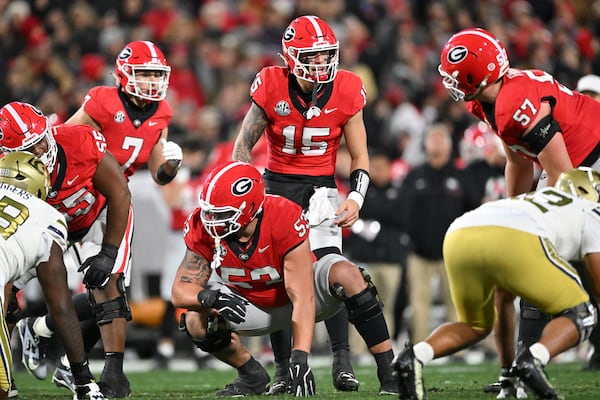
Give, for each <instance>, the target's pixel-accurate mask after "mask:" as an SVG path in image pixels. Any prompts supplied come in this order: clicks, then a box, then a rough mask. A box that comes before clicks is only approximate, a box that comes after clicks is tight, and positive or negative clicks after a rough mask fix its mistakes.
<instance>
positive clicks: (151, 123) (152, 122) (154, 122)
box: [148, 121, 158, 126]
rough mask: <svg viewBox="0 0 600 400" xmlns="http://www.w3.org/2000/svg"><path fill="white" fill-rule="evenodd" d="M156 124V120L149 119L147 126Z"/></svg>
mask: <svg viewBox="0 0 600 400" xmlns="http://www.w3.org/2000/svg"><path fill="white" fill-rule="evenodd" d="M156 124H158V122H156V121H150V122H148V126H154V125H156Z"/></svg>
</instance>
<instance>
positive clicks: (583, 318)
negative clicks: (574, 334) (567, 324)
mask: <svg viewBox="0 0 600 400" xmlns="http://www.w3.org/2000/svg"><path fill="white" fill-rule="evenodd" d="M555 317H567V318H569V319H570V320H571V321H573V323H574V324H575V326H576V327H577V330H579V341H578V342H577V343H578V344H579V343H581V342H583V341H584V340H586V339H587V338H588V337H590V334H591V333H592V330H593V329H594V327H595V326H596V323H597V322H598V315H597V314H596V308H595V307H594V305H593V304H592V303H591V302H589V301H586V302H585V303H581V304H579V305H577V306H575V307H571V308H568V309H566V310H564V311H563V312H561V313H559V314H557V315H555Z"/></svg>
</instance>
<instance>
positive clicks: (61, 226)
mask: <svg viewBox="0 0 600 400" xmlns="http://www.w3.org/2000/svg"><path fill="white" fill-rule="evenodd" d="M0 235H1V236H2V238H1V239H0V285H2V286H4V285H6V284H7V283H8V282H10V281H13V280H16V279H18V278H22V277H23V276H26V275H30V277H33V276H35V273H36V272H35V267H36V266H37V265H38V264H39V263H42V262H46V261H48V259H49V257H50V249H51V247H52V243H53V242H54V243H56V244H58V245H59V246H60V248H61V249H62V250H63V251H65V250H66V249H67V224H66V223H65V218H64V217H63V215H62V214H61V213H60V212H58V211H57V210H56V209H54V207H52V206H51V205H49V204H48V203H46V202H45V201H43V200H41V199H39V198H37V197H36V196H34V195H32V194H31V193H29V192H27V191H25V190H23V189H19V188H16V187H14V186H12V185H9V184H7V183H0Z"/></svg>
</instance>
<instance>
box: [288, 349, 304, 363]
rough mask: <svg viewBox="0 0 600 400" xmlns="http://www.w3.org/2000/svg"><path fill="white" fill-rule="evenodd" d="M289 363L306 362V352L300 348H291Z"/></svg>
mask: <svg viewBox="0 0 600 400" xmlns="http://www.w3.org/2000/svg"><path fill="white" fill-rule="evenodd" d="M290 363H291V364H308V353H307V352H305V351H302V350H292V357H291V358H290Z"/></svg>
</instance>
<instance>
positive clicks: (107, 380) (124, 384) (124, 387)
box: [98, 367, 131, 399]
mask: <svg viewBox="0 0 600 400" xmlns="http://www.w3.org/2000/svg"><path fill="white" fill-rule="evenodd" d="M106 371H107V370H106V367H105V369H104V370H103V371H102V375H101V376H100V382H98V386H100V390H102V393H104V395H105V396H106V397H108V398H111V399H113V398H117V399H120V398H123V397H129V396H131V386H130V384H129V380H128V379H127V377H126V376H125V375H124V374H123V373H122V372H119V373H112V372H106Z"/></svg>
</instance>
